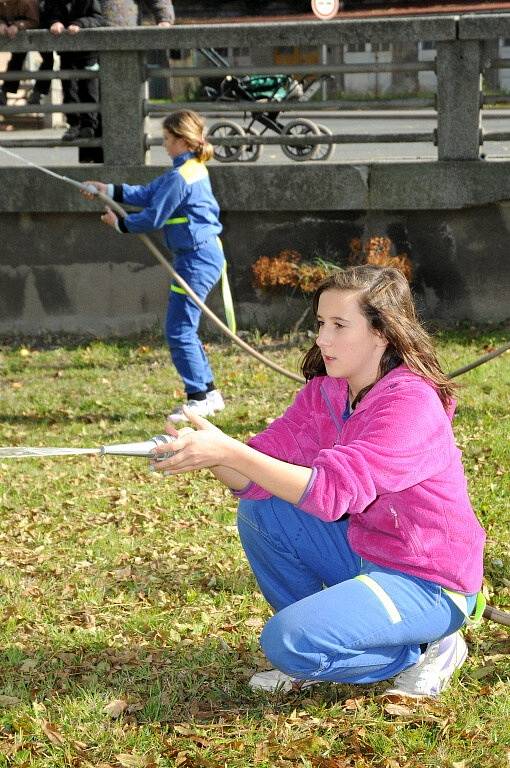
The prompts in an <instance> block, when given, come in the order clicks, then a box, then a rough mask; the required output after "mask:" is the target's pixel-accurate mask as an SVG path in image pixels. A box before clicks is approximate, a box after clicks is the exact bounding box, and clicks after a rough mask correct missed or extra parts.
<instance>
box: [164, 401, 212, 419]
mask: <svg viewBox="0 0 510 768" xmlns="http://www.w3.org/2000/svg"><path fill="white" fill-rule="evenodd" d="M186 407H187V408H189V410H190V411H192V412H193V413H196V414H197V416H203V417H204V419H207V418H209V416H214V413H215V411H214V408H211V406H210V404H209V401H208V400H207V398H206V399H205V400H188V401H187V403H186ZM166 420H167V421H172V422H173V423H174V424H178V423H179V422H180V421H189V419H188V417H187V416H185V414H184V412H183V410H182V405H178V406H177V408H174V410H173V411H172V413H169V414H168V416H167V417H166Z"/></svg>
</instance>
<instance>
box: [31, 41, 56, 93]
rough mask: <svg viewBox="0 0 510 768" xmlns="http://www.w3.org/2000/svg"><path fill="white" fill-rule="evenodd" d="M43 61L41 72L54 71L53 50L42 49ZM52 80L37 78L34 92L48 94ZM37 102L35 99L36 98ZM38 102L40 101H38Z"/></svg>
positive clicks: (40, 67) (40, 66)
mask: <svg viewBox="0 0 510 768" xmlns="http://www.w3.org/2000/svg"><path fill="white" fill-rule="evenodd" d="M40 56H41V63H40V65H39V72H52V71H53V51H41V52H40ZM51 83H52V81H51V80H36V81H35V85H34V88H33V91H32V95H33V94H38V95H39V96H47V95H48V94H49V92H50V88H51ZM34 102H35V99H34ZM37 103H38V102H37Z"/></svg>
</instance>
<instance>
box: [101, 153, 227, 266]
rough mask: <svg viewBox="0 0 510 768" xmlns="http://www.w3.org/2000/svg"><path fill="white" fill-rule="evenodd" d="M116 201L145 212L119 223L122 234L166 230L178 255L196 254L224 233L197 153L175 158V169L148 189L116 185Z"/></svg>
mask: <svg viewBox="0 0 510 768" xmlns="http://www.w3.org/2000/svg"><path fill="white" fill-rule="evenodd" d="M114 200H117V201H118V202H124V203H128V204H129V205H136V206H140V207H141V208H143V210H142V211H140V212H139V213H130V214H129V215H128V216H126V218H125V219H122V220H120V221H119V227H120V229H121V230H122V231H124V232H133V233H139V232H149V231H150V230H153V229H163V230H164V235H165V241H166V244H167V245H168V247H169V248H170V250H171V251H173V252H174V253H175V252H182V251H192V250H196V249H197V248H199V247H200V246H201V245H202V244H203V243H205V242H207V241H208V240H211V239H212V238H215V237H216V236H217V235H219V234H220V232H221V231H222V229H223V227H222V226H221V224H220V221H219V213H220V209H219V205H218V203H217V201H216V198H215V197H214V195H213V192H212V189H211V183H210V181H209V173H208V171H207V168H206V167H205V165H204V163H200V162H199V161H198V160H197V159H196V156H195V153H194V152H183V154H182V155H179V156H178V157H176V158H174V163H173V167H172V168H171V169H170V170H169V171H167V172H166V173H164V174H163V175H162V176H158V178H157V179H154V181H151V182H150V184H147V185H146V186H141V185H130V184H121V185H115V187H114Z"/></svg>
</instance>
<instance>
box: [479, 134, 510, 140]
mask: <svg viewBox="0 0 510 768" xmlns="http://www.w3.org/2000/svg"><path fill="white" fill-rule="evenodd" d="M482 135H483V140H484V142H486V141H510V131H483V134H482Z"/></svg>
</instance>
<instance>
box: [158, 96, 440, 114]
mask: <svg viewBox="0 0 510 768" xmlns="http://www.w3.org/2000/svg"><path fill="white" fill-rule="evenodd" d="M385 107H386V108H387V109H396V108H398V109H404V108H406V107H409V108H411V109H416V108H417V107H424V108H426V107H429V108H430V107H434V99H387V100H386V99H385V100H382V99H378V100H377V101H376V100H374V101H361V100H360V101H357V100H355V99H353V100H352V101H351V100H344V99H342V101H313V102H312V101H307V102H305V101H282V102H275V101H271V102H265V103H261V102H258V101H233V102H226V101H192V102H167V103H166V104H155V103H154V102H152V101H146V102H145V106H144V114H145V115H159V114H161V113H165V112H175V111H176V110H179V109H194V110H196V111H197V112H201V113H202V114H204V115H205V114H207V113H208V112H224V113H225V114H228V113H229V112H302V111H303V110H308V111H309V110H310V109H311V108H313V110H314V111H317V112H327V111H330V110H335V111H337V112H338V111H341V110H342V109H384V108H385Z"/></svg>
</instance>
